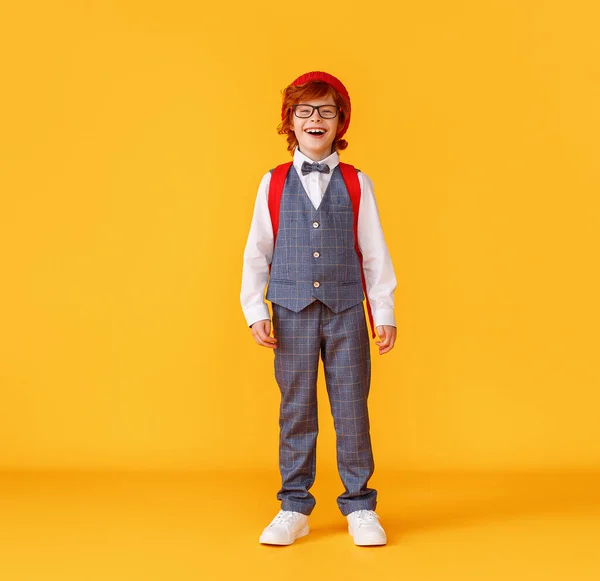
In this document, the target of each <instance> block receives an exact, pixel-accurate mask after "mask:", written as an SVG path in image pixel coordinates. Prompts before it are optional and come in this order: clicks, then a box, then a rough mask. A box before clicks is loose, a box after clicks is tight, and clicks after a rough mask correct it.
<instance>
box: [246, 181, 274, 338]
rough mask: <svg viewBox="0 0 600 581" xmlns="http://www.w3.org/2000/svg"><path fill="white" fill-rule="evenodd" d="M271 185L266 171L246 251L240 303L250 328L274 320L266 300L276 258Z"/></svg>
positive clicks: (259, 188)
mask: <svg viewBox="0 0 600 581" xmlns="http://www.w3.org/2000/svg"><path fill="white" fill-rule="evenodd" d="M270 182H271V174H270V173H269V172H267V173H266V174H265V175H264V176H263V178H262V180H261V182H260V185H259V187H258V194H257V196H256V202H255V205H254V215H253V216H252V222H251V224H250V232H249V233H248V241H247V242H246V248H245V249H244V265H243V269H242V290H241V292H240V301H241V304H242V310H243V311H244V317H245V318H246V322H247V323H248V326H249V327H251V326H252V325H253V324H254V323H255V322H256V321H260V320H262V319H270V318H271V316H270V314H269V307H268V306H267V303H266V302H265V300H264V295H265V288H266V286H267V282H268V280H269V264H271V260H272V258H273V226H272V225H271V216H270V215H269V204H268V194H269V184H270Z"/></svg>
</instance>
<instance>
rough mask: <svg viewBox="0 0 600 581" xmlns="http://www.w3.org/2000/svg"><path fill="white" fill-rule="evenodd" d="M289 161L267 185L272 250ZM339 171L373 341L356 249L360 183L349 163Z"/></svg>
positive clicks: (343, 164)
mask: <svg viewBox="0 0 600 581" xmlns="http://www.w3.org/2000/svg"><path fill="white" fill-rule="evenodd" d="M292 163H293V162H291V161H289V162H287V163H282V164H281V165H278V166H277V167H276V168H275V169H274V170H273V173H272V174H271V183H270V185H269V214H270V215H271V224H272V225H273V248H274V247H275V242H276V240H277V230H278V229H279V207H280V205H281V195H282V194H283V186H284V184H285V180H286V178H287V174H288V171H289V170H290V168H291V167H292ZM339 165H340V171H341V172H342V178H343V180H344V183H345V184H346V189H347V190H348V194H349V195H350V200H351V202H352V211H353V212H354V249H355V250H356V254H357V255H358V261H359V263H360V274H361V278H362V285H363V291H364V293H365V298H366V300H367V313H368V315H369V323H370V324H371V333H372V335H373V339H374V338H375V337H376V334H375V325H374V323H373V313H372V312H371V305H370V304H369V298H368V296H367V284H366V281H365V273H364V270H363V257H362V253H361V251H360V248H359V247H358V208H359V206H360V182H359V181H358V175H357V173H356V168H355V167H354V166H353V165H350V164H349V163H342V162H340V164H339ZM269 272H271V265H270V264H269Z"/></svg>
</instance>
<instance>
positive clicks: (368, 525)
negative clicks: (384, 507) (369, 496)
mask: <svg viewBox="0 0 600 581" xmlns="http://www.w3.org/2000/svg"><path fill="white" fill-rule="evenodd" d="M346 518H347V519H348V532H349V533H350V534H351V535H352V536H353V537H354V544H355V545H359V546H365V545H385V544H387V537H386V535H385V531H384V530H383V527H382V526H381V525H380V524H379V515H377V514H376V513H375V511H374V510H355V511H354V512H351V513H350V514H349V515H348V516H347V517H346Z"/></svg>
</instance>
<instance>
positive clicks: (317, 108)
mask: <svg viewBox="0 0 600 581" xmlns="http://www.w3.org/2000/svg"><path fill="white" fill-rule="evenodd" d="M296 107H312V111H311V112H310V115H309V116H308V117H300V115H298V114H297V113H296ZM321 107H335V116H334V117H323V115H321ZM290 109H292V111H293V112H294V115H295V116H296V117H298V119H310V118H311V117H312V116H313V114H314V112H315V109H316V110H317V113H318V114H319V117H320V118H321V119H335V118H336V117H337V116H338V115H339V114H340V113H342V108H341V107H338V106H337V105H335V104H334V105H330V104H325V105H310V104H309V103H298V104H297V105H292V106H291V107H290Z"/></svg>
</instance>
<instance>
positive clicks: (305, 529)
mask: <svg viewBox="0 0 600 581" xmlns="http://www.w3.org/2000/svg"><path fill="white" fill-rule="evenodd" d="M309 532H310V528H309V526H308V525H306V526H304V527H303V528H301V529H300V530H299V531H298V532H297V533H296V534H295V535H294V538H293V539H292V540H291V541H290V542H289V543H286V542H284V541H280V542H277V541H266V540H263V537H262V535H261V537H260V539H259V541H260V543H261V544H262V545H279V546H284V545H285V546H287V545H291V544H292V543H293V542H294V541H295V540H296V539H299V538H300V537H305V536H306V535H307V534H308V533H309Z"/></svg>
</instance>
